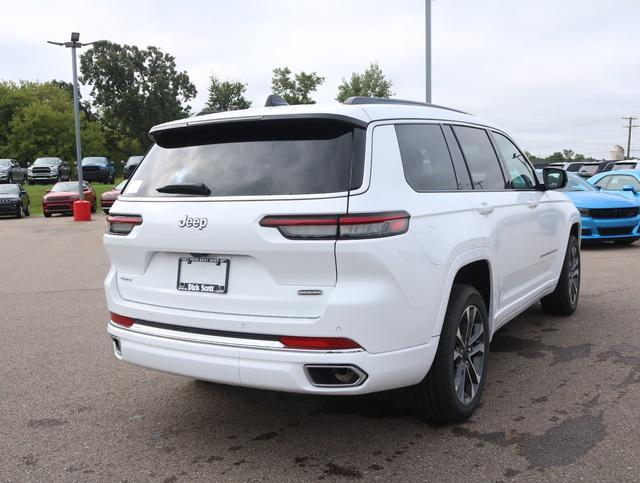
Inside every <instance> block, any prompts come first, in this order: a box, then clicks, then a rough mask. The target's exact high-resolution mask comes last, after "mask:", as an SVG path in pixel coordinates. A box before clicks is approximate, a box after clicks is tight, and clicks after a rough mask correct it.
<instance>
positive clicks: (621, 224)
mask: <svg viewBox="0 0 640 483" xmlns="http://www.w3.org/2000/svg"><path fill="white" fill-rule="evenodd" d="M635 237H640V216H635V217H633V218H592V217H590V216H583V217H582V240H584V241H607V240H617V239H621V238H635Z"/></svg>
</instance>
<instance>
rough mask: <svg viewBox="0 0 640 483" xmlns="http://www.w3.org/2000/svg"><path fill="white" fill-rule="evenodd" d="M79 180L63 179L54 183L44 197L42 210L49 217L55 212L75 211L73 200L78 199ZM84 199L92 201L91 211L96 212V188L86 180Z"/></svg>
mask: <svg viewBox="0 0 640 483" xmlns="http://www.w3.org/2000/svg"><path fill="white" fill-rule="evenodd" d="M78 198H79V196H78V182H77V181H61V182H59V183H56V184H55V185H53V188H51V189H50V190H48V191H47V194H46V195H44V196H43V197H42V212H43V213H44V216H46V217H47V218H49V217H50V216H51V215H53V214H54V213H73V202H74V201H78ZM84 199H85V200H86V201H88V202H90V203H91V212H92V213H95V212H96V190H94V189H93V187H92V186H91V185H90V184H89V183H87V182H85V183H84Z"/></svg>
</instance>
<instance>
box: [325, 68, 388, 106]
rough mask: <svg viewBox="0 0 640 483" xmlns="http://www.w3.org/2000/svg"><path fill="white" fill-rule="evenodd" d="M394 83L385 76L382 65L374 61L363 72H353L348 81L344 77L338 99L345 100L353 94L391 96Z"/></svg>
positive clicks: (339, 88)
mask: <svg viewBox="0 0 640 483" xmlns="http://www.w3.org/2000/svg"><path fill="white" fill-rule="evenodd" d="M392 85H393V84H392V82H391V81H390V80H387V79H386V78H385V76H384V74H383V73H382V69H380V66H379V65H378V64H377V63H375V62H374V63H372V64H370V65H369V67H368V68H367V69H366V70H365V71H364V72H363V73H362V74H358V73H356V72H354V73H353V74H351V79H349V80H348V81H347V80H346V79H345V78H344V77H343V78H342V84H341V85H340V86H339V87H338V97H336V100H338V101H340V102H344V101H346V100H347V99H348V98H349V97H352V96H371V97H385V98H386V97H391V96H392V95H393V92H392V91H391V86H392Z"/></svg>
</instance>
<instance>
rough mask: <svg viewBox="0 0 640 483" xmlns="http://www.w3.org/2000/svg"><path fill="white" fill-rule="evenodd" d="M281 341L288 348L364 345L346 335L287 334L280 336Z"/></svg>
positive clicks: (342, 347) (347, 347)
mask: <svg viewBox="0 0 640 483" xmlns="http://www.w3.org/2000/svg"><path fill="white" fill-rule="evenodd" d="M280 342H281V343H282V345H284V346H285V347H286V348H288V349H309V350H344V349H362V347H360V345H358V344H357V343H356V342H354V341H352V340H351V339H346V338H344V337H294V336H288V335H285V336H281V337H280Z"/></svg>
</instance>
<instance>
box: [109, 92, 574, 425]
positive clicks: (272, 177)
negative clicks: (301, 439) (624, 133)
mask: <svg viewBox="0 0 640 483" xmlns="http://www.w3.org/2000/svg"><path fill="white" fill-rule="evenodd" d="M150 135H151V136H152V138H153V139H154V141H155V144H154V146H153V147H152V148H151V150H150V151H149V153H148V154H147V155H146V156H145V158H144V160H143V161H142V163H141V164H140V166H139V168H138V169H137V170H136V172H135V174H134V175H133V176H132V178H131V179H130V181H129V183H128V184H127V186H126V187H125V189H124V191H123V193H122V194H121V195H120V197H119V198H118V200H117V201H116V202H115V204H114V205H113V207H112V209H111V214H110V216H109V218H108V224H109V229H108V233H107V234H106V235H105V236H104V244H105V247H106V250H107V252H108V254H109V257H110V259H111V269H110V270H109V273H108V275H107V278H106V281H105V288H106V296H107V303H108V307H109V311H110V322H109V325H108V331H109V334H110V335H111V338H112V340H113V346H114V351H115V355H116V357H117V358H119V359H122V360H124V361H127V362H130V363H133V364H138V365H140V366H144V367H148V368H153V369H158V370H161V371H166V372H170V373H174V374H180V375H183V376H187V377H191V378H195V379H198V380H207V381H213V382H217V383H224V384H235V385H241V386H250V387H256V388H264V389H271V390H281V391H295V392H304V393H314V394H324V395H327V394H336V395H338V394H339V395H345V394H363V393H370V392H375V391H383V390H388V389H395V388H408V389H407V394H408V397H409V400H410V401H411V402H412V403H413V406H414V408H415V410H416V412H417V413H418V415H419V416H420V417H422V418H425V419H430V420H438V421H442V422H458V421H463V420H465V419H466V418H468V417H469V416H470V415H471V413H472V411H473V409H474V408H475V407H476V406H477V404H478V400H479V398H480V395H481V393H482V389H483V386H484V383H485V381H486V378H487V360H488V355H489V343H490V341H491V337H492V335H493V334H494V333H495V331H496V330H497V329H498V328H500V327H501V326H502V325H504V324H505V323H507V322H508V321H509V320H511V319H513V318H514V317H515V316H517V315H518V314H520V313H521V312H522V311H524V310H525V309H526V308H527V307H529V306H531V305H533V304H536V303H537V302H539V301H542V307H543V308H544V310H545V311H546V312H549V313H553V314H562V315H569V314H572V313H573V312H574V311H575V309H576V305H577V303H578V295H579V289H580V244H579V238H580V216H579V213H578V211H577V210H576V208H575V207H574V205H573V204H572V203H571V201H569V200H568V199H567V198H566V197H565V196H564V194H562V193H560V192H557V191H553V189H555V188H560V187H562V186H563V185H564V184H565V183H566V173H565V172H563V171H562V170H558V169H546V170H545V171H544V178H545V179H544V180H539V179H537V177H536V173H535V171H534V170H533V168H532V167H531V165H530V164H529V162H528V160H527V159H526V157H525V156H524V155H523V153H522V151H521V150H520V149H519V148H518V147H517V146H516V144H515V143H514V142H513V140H512V139H511V138H509V136H508V135H507V134H505V133H504V132H503V131H501V130H500V129H498V128H497V127H495V126H494V125H493V124H491V123H489V122H486V121H483V120H480V119H478V118H476V117H474V116H472V115H469V114H466V113H463V112H460V111H457V110H453V109H447V108H443V107H438V106H433V105H425V104H420V103H414V102H404V101H397V100H383V99H374V98H351V99H350V100H348V101H347V102H345V103H344V104H331V105H307V106H277V107H271V106H269V107H263V108H253V109H248V110H239V111H233V112H223V113H216V114H208V115H202V116H196V117H193V118H189V119H183V120H179V121H175V122H169V123H166V124H162V125H159V126H156V127H154V128H153V129H152V130H151V132H150Z"/></svg>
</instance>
